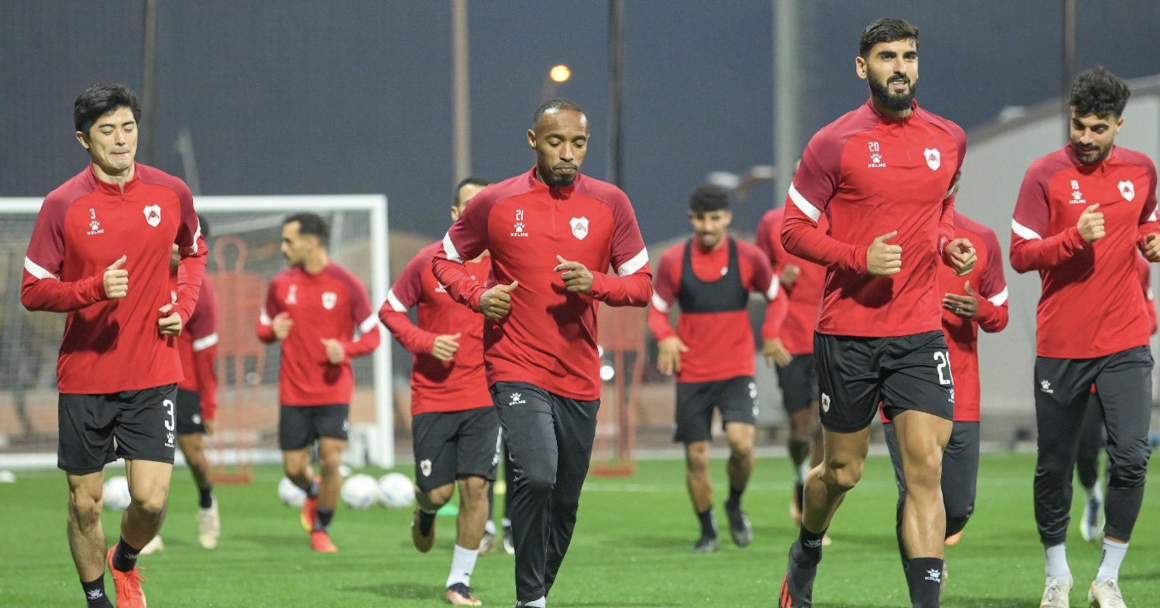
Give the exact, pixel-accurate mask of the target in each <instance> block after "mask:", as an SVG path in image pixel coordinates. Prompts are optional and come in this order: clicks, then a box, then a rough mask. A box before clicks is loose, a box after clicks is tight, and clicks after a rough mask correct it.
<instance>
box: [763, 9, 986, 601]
mask: <svg viewBox="0 0 1160 608" xmlns="http://www.w3.org/2000/svg"><path fill="white" fill-rule="evenodd" d="M858 52H859V55H858V57H856V58H855V68H856V70H857V73H858V75H859V76H860V77H861V78H863V79H865V80H867V82H868V83H869V85H870V93H871V95H870V100H869V101H867V102H866V103H865V104H864V105H863V106H862V107H860V108H859V109H857V110H854V111H853V112H850V113H848V114H846V115H845V116H843V117H841V118H839V119H838V120H836V121H834V122H832V123H830V124H829V125H828V126H826V127H825V128H823V129H822V130H821V131H819V132H818V133H817V134H816V135H814V137H813V139H811V140H810V143H809V145H808V146H807V147H806V150H805V153H804V154H803V156H802V163H801V168H800V169H799V170H798V172H797V174H796V175H795V176H794V178H793V183H792V184H791V186H790V190H789V196H788V198H787V201H786V205H785V206H786V212H785V219H784V220H783V222H782V232H781V242H782V244H783V245H784V246H785V249H786V251H788V252H790V253H792V254H794V255H797V256H799V257H802V258H805V259H806V260H809V261H812V262H815V263H817V264H822V265H824V266H826V268H827V274H826V287H825V291H824V293H823V296H822V307H821V310H820V311H819V313H818V323H817V330H816V331H817V335H816V336H815V338H814V352H815V354H816V357H817V363H818V380H819V384H820V385H821V386H820V388H821V393H822V394H821V399H820V401H821V410H822V411H821V421H822V425H823V427H824V429H823V441H824V445H825V456H824V458H823V460H822V464H821V465H819V466H818V467H815V468H814V470H813V471H811V472H810V475H809V477H808V478H807V479H806V484H805V500H804V509H803V514H802V526H801V533H800V535H799V537H798V539H797V540H796V541H795V542H794V543H793V546H792V547H791V548H790V555H789V567H788V569H787V572H786V576H785V578H784V582H783V584H782V589H781V596H782V598H783V602H782V606H786V607H789V606H792V607H793V608H801V607H805V606H810V605H811V603H812V599H811V598H812V594H813V581H814V575H815V573H816V572H817V564H818V562H819V561H821V558H822V548H821V545H822V539H823V538H824V536H825V533H826V529H827V528H828V527H829V525H830V520H831V519H832V518H833V515H834V512H835V511H836V510H837V509H838V506H839V505H840V504H841V502H842V499H843V497H844V496H845V493H846V492H847V491H849V490H850V489H851V488H853V487H854V485H855V484H856V483H858V480H859V478H860V477H861V475H862V468H863V465H864V464H865V460H866V453H867V450H868V449H869V445H870V424H871V422H872V421H873V420H874V416H875V414H876V413H877V411H878V404H879V403H880V402H881V403H883V404H884V406H885V407H886V412H887V414H888V415H889V416H890V417H891V418H892V419H894V421H895V424H896V425H897V429H898V438H899V442H900V444H901V445H900V447H901V449H902V455H903V462H904V463H905V470H906V473H907V474H906V485H907V489H908V497H907V501H906V512H905V513H904V515H903V519H904V521H903V526H904V527H903V540H904V542H905V544H906V553H907V555H909V556H911V566H912V567H911V569H910V572H909V573H908V577H907V579H908V580H907V583H908V586H909V587H910V597H911V603H912V605H913V606H914V607H915V608H930V607H934V606H938V605H939V581H940V580H941V572H942V565H943V564H942V556H943V533H944V527H945V523H946V522H945V514H944V512H943V505H942V496H941V494H942V492H941V490H940V488H939V478H940V475H941V467H940V462H941V460H942V450H943V448H944V447H945V446H946V444H947V440H948V439H949V437H950V434H951V427H952V422H951V420H952V417H953V409H954V393H953V388H954V387H953V381H952V379H951V374H950V361H949V359H948V357H947V345H946V340H945V339H944V338H943V333H942V313H941V309H940V298H939V297H938V266H939V264H943V263H945V264H948V265H950V266H951V267H952V268H954V269H955V271H956V272H957V273H958V274H960V275H965V274H967V273H968V272H970V270H971V269H972V267H973V266H974V263H975V253H974V250H973V247H972V245H971V243H970V241H969V240H967V239H962V238H955V234H954V225H953V221H954V196H953V188H954V184H955V182H956V180H957V178H958V173H959V168H960V166H961V165H962V161H963V156H964V154H965V152H966V136H965V135H964V133H963V130H962V129H960V128H959V127H958V125H955V124H954V123H952V122H951V121H949V120H946V119H945V118H941V117H939V116H936V115H934V114H931V113H930V112H927V111H926V110H924V109H922V108H920V107H919V106H918V104H917V102H915V100H914V95H915V85H916V84H917V82H918V29H917V28H915V27H914V26H912V25H910V24H909V23H907V22H905V21H901V20H898V19H879V20H878V21H875V22H874V23H871V24H870V25H869V26H867V27H866V29H865V30H864V31H863V32H862V38H861V41H860V44H859V48H858ZM823 214H824V215H826V218H827V219H828V220H829V223H830V227H829V230H828V231H827V232H822V231H821V230H819V229H818V227H817V222H818V220H819V218H821V216H822V215H823Z"/></svg>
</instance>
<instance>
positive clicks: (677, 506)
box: [0, 454, 1160, 608]
mask: <svg viewBox="0 0 1160 608" xmlns="http://www.w3.org/2000/svg"><path fill="white" fill-rule="evenodd" d="M980 468H981V471H980V475H979V498H978V501H977V503H976V511H975V515H974V517H973V518H972V519H971V522H970V524H969V525H968V526H967V529H966V533H965V535H964V537H963V540H962V541H961V542H960V543H959V544H958V545H957V546H955V547H950V548H948V550H947V559H948V566H949V577H948V578H949V581H948V586H947V589H946V591H945V592H944V594H943V601H942V605H943V606H945V607H948V608H1013V607H1019V606H1027V607H1031V606H1037V605H1038V601H1039V597H1040V595H1041V593H1042V591H1043V580H1044V574H1043V552H1042V550H1041V548H1040V546H1039V542H1038V537H1037V535H1036V532H1035V521H1034V516H1033V513H1032V502H1031V496H1032V492H1031V480H1032V475H1033V472H1034V468H1035V459H1034V456H1033V455H1028V454H1019V455H1007V454H993V455H984V456H983V458H982V462H981V465H980ZM113 470H114V469H109V471H110V472H111V471H113ZM397 470H400V471H403V472H405V473H407V474H408V475H410V474H411V472H410V471H409V470H406V469H404V468H400V469H397ZM366 472H368V473H371V474H373V475H376V476H378V475H380V474H382V473H383V471H366ZM281 475H282V474H281V471H280V470H279V469H277V468H274V467H261V468H259V469H258V471H257V479H256V480H255V482H254V483H253V484H252V485H249V486H219V487H218V488H216V489H215V492H216V493H217V495H218V500H219V502H220V504H221V514H222V537H221V544H220V545H219V547H218V548H217V549H215V550H213V551H207V550H205V549H202V548H201V547H200V546H199V545H198V543H197V524H196V522H195V520H194V514H195V513H196V492H195V491H194V488H193V483H192V481H191V480H190V476H189V473H188V471H187V470H186V469H184V468H179V469H177V470H175V471H174V483H173V490H172V492H171V494H170V510H169V516H168V519H167V521H166V523H165V526H164V528H163V530H162V536H163V538H164V539H165V546H166V548H165V550H164V551H163V552H162V553H159V554H156V555H152V556H143V557H142V558H141V560H140V562H139V564H140V565H141V566H144V567H145V568H146V570H145V572H144V575H145V577H146V578H147V582H146V584H145V592H146V594H147V596H148V598H149V600H150V605H152V606H158V607H162V606H167V607H181V606H190V607H193V606H198V607H201V606H221V607H238V608H257V607H263V606H278V607H283V606H303V607H315V606H343V607H361V606H367V607H372V606H373V607H375V608H381V607H384V606H386V607H392V608H393V607H407V608H409V607H418V606H438V605H445V604H444V602H443V600H442V593H443V583H444V581H445V579H446V577H447V570H448V567H449V565H450V560H451V547H452V544H453V542H454V525H455V522H454V518H453V517H448V516H441V517H440V518H439V519H438V523H437V527H436V542H435V548H434V549H432V551H431V552H430V553H427V554H422V553H419V552H417V551H415V549H414V548H413V547H412V546H411V537H410V520H411V516H410V512H409V511H392V510H387V509H383V508H379V507H376V508H374V509H371V510H366V511H354V510H351V509H347V508H343V507H340V509H339V511H338V515H337V516H336V517H335V521H334V524H333V525H332V527H331V536H332V538H333V539H334V542H335V544H337V545H338V547H339V549H340V551H339V553H337V554H333V555H323V554H316V553H313V552H311V551H310V548H309V544H308V540H307V536H306V535H305V534H304V533H303V532H302V530H301V528H300V527H299V523H298V514H297V512H296V511H295V510H293V509H290V508H288V507H285V506H283V505H282V503H281V502H280V501H279V500H278V494H277V483H278V480H279V479H280V478H281ZM713 475H714V482H715V490H716V495H715V499H714V502H715V503H716V510H717V520H718V525H719V527H720V529H721V536H722V550H721V551H720V552H718V553H715V554H711V555H692V554H690V553H689V552H688V549H689V547H690V546H691V544H692V542H693V541H694V540H695V539H696V536H697V532H698V528H697V522H696V519H695V517H694V515H693V513H692V507H691V506H690V505H689V500H688V497H687V495H686V493H685V486H684V467H683V463H682V462H680V461H658V462H641V463H639V464H638V472H637V474H636V475H635V476H633V477H628V478H616V479H605V478H592V477H590V478H589V480H588V484H587V485H586V487H585V489H584V494H583V496H582V498H581V502H580V521H579V524H578V525H577V528H576V535H575V537H574V540H573V542H572V548H571V550H570V551H569V553H568V558H567V560H566V561H565V562H564V566H563V569H562V571H561V574H560V579H559V581H558V583H557V584H556V586H555V587H554V588H553V590H552V595H551V596H550V598H549V600H550V604H549V605H550V606H557V607H563V606H576V607H586V608H595V607H614V606H615V607H633V606H637V607H668V606H714V607H716V606H721V607H749V606H754V607H756V606H762V607H768V606H774V605H776V598H777V591H778V588H779V585H780V583H781V575H782V572H783V569H784V568H785V559H786V551H787V549H788V547H789V543H790V542H791V541H792V540H793V538H794V535H795V534H796V530H795V529H794V528H793V525H792V522H791V520H790V519H789V516H788V513H787V507H788V501H789V495H790V466H789V464H788V462H787V461H786V460H785V459H784V458H780V459H770V458H766V459H761V460H759V461H758V464H757V469H756V472H755V474H754V478H753V482H752V484H751V486H750V491H749V492H748V493H747V494H746V498H745V503H744V505H745V509H746V511H747V512H748V513H749V517H750V519H751V521H752V522H753V527H754V540H753V544H752V545H750V546H749V547H748V548H746V549H738V548H737V547H735V546H733V544H732V543H731V542H730V541H729V540H728V529H727V525H726V522H725V515H724V513H723V510H722V508H721V506H720V504H721V502H722V501H723V500H724V498H725V496H726V492H725V490H726V486H725V475H724V461H723V460H721V459H717V460H715V461H714V462H713ZM1149 483H1150V485H1151V487H1150V488H1149V490H1148V491H1147V493H1146V498H1145V501H1144V507H1143V510H1142V512H1141V515H1140V520H1139V522H1138V523H1137V525H1136V530H1135V533H1134V538H1133V539H1132V545H1131V548H1130V549H1129V553H1128V557H1127V559H1126V560H1125V563H1124V567H1123V570H1122V575H1121V579H1120V585H1121V587H1122V588H1123V590H1124V595H1125V598H1126V600H1127V602H1128V605H1129V606H1133V607H1137V606H1139V607H1145V606H1157V605H1160V600H1157V599H1156V598H1157V597H1160V497H1158V495H1157V493H1158V492H1160V488H1158V487H1157V486H1156V484H1157V483H1160V473H1158V472H1156V471H1155V470H1153V471H1151V472H1150V473H1149ZM66 493H67V485H66V482H65V478H64V474H63V473H61V472H59V471H37V472H24V473H21V474H19V475H18V480H17V482H16V483H15V484H0V521H3V522H4V524H3V530H4V533H3V539H4V551H3V556H2V557H0V572H3V575H0V605H3V606H22V607H40V606H83V605H84V604H83V602H84V600H83V594H82V592H81V588H80V585H79V584H78V583H77V576H76V571H75V569H74V567H73V564H72V561H71V559H70V557H69V549H68V543H67V540H66V538H65V530H64V524H65V498H66ZM1081 493H1082V492H1081ZM895 496H896V494H895V488H894V482H893V479H892V474H891V468H890V462H889V460H888V459H887V458H886V457H883V456H875V457H871V458H870V460H869V462H868V463H867V470H866V475H865V477H864V478H863V480H862V482H861V483H860V484H859V486H858V488H856V489H855V490H854V491H853V492H852V493H851V494H850V495H849V496H848V497H847V500H846V502H845V505H844V506H843V508H842V510H841V511H840V512H839V513H838V516H837V518H836V519H835V521H834V524H833V526H832V527H831V528H830V533H831V536H832V537H833V539H834V544H833V545H831V546H830V547H828V548H827V549H826V550H825V554H824V555H825V557H824V559H823V561H822V564H821V566H820V569H819V575H818V581H817V586H816V588H815V592H814V603H815V605H816V606H820V607H826V608H842V607H849V608H854V607H857V608H885V607H897V606H908V605H909V601H908V599H907V596H906V585H905V581H904V579H903V576H902V571H901V568H900V566H899V562H898V554H897V547H896V544H895V540H894V523H893V522H894V501H895ZM1081 509H1082V505H1081V501H1078V500H1077V501H1075V509H1074V510H1073V513H1072V527H1071V533H1070V535H1069V538H1068V545H1069V552H1068V557H1069V560H1070V563H1071V567H1072V572H1073V574H1074V575H1075V577H1076V587H1075V590H1074V591H1073V592H1072V596H1071V600H1072V605H1073V606H1086V601H1087V586H1088V585H1089V584H1090V582H1091V577H1092V576H1093V575H1094V574H1095V570H1096V563H1097V560H1098V559H1099V552H1100V551H1099V546H1098V544H1094V543H1085V542H1083V540H1082V539H1081V538H1080V535H1079V526H1078V518H1079V516H1080V514H1081ZM104 526H105V533H106V535H108V537H109V542H110V544H111V543H112V542H114V541H115V540H116V538H117V533H118V530H119V513H114V512H110V511H105V514H104ZM512 571H513V558H512V557H511V556H509V555H506V554H504V553H502V550H501V551H500V552H499V553H492V554H490V555H486V556H481V557H480V559H479V562H478V564H477V565H476V569H475V575H474V576H473V577H472V587H473V590H474V592H475V595H476V596H477V597H479V598H480V599H481V600H483V602H484V605H486V606H498V607H503V608H507V607H510V606H511V605H512V604H513V603H514V601H515V595H514V582H513V574H512ZM105 578H106V588H107V589H108V590H109V592H110V593H112V592H113V584H112V577H111V576H110V575H108V574H106V577H105Z"/></svg>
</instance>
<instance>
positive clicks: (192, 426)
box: [177, 388, 205, 435]
mask: <svg viewBox="0 0 1160 608" xmlns="http://www.w3.org/2000/svg"><path fill="white" fill-rule="evenodd" d="M195 433H200V434H202V435H204V434H205V421H204V420H202V419H201V395H200V394H198V392H197V391H187V390H185V389H182V388H179V389H177V434H178V435H192V434H195Z"/></svg>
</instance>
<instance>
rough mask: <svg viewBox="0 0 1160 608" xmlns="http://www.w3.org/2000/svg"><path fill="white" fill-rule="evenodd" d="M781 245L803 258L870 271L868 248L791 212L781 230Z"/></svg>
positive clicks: (851, 270)
mask: <svg viewBox="0 0 1160 608" xmlns="http://www.w3.org/2000/svg"><path fill="white" fill-rule="evenodd" d="M781 244H782V246H784V247H785V250H786V251H787V252H789V253H791V254H793V255H796V256H797V257H799V258H802V259H805V260H808V261H810V262H813V263H815V264H820V265H822V266H825V267H827V268H839V269H842V270H845V271H847V272H852V273H854V274H866V273H867V267H866V250H867V249H868V248H867V247H862V246H858V245H850V244H848V243H843V242H841V241H839V240H837V239H834V238H832V237H830V236H828V235H826V234H825V233H823V232H822V231H821V230H818V227H817V225H816V224H814V223H812V222H811V221H810V220H809V219H807V218H805V217H795V216H793V215H789V216H787V217H786V218H785V222H784V224H783V226H782V229H781Z"/></svg>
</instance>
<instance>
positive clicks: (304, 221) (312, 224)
mask: <svg viewBox="0 0 1160 608" xmlns="http://www.w3.org/2000/svg"><path fill="white" fill-rule="evenodd" d="M290 222H298V234H304V235H306V234H308V235H311V236H315V237H318V243H319V244H320V245H322V246H323V247H326V246H327V245H328V244H329V243H330V225H329V224H327V223H326V220H324V219H322V216H321V215H318V214H317V213H295V214H294V215H291V216H290V217H287V218H286V219H284V220H282V225H283V226H285V225H286V224H289V223H290Z"/></svg>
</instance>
